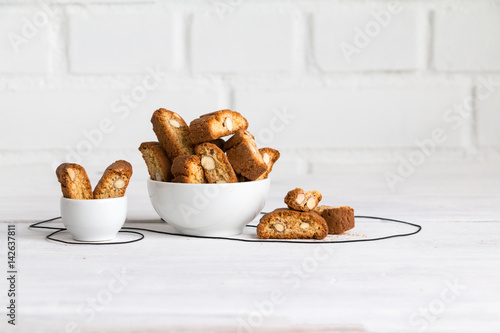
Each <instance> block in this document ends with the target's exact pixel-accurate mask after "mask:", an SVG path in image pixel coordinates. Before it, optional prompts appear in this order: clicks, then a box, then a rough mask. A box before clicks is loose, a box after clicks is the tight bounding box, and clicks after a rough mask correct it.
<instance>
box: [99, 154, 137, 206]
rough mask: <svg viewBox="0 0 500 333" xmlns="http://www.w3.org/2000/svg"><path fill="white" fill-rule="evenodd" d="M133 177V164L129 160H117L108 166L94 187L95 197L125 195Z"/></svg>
mask: <svg viewBox="0 0 500 333" xmlns="http://www.w3.org/2000/svg"><path fill="white" fill-rule="evenodd" d="M130 177H132V165H131V164H130V163H129V162H127V161H123V160H120V161H116V162H114V163H113V164H111V165H110V166H109V167H107V169H106V171H104V174H103V175H102V177H101V179H100V180H99V183H98V184H97V186H96V187H95V189H94V199H107V198H119V197H123V196H124V195H125V191H126V190H127V186H128V183H129V181H130Z"/></svg>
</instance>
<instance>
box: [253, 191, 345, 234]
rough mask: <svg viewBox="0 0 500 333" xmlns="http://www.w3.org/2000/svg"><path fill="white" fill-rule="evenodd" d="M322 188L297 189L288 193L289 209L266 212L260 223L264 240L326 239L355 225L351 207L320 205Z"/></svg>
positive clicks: (286, 201) (259, 229) (260, 231)
mask: <svg viewBox="0 0 500 333" xmlns="http://www.w3.org/2000/svg"><path fill="white" fill-rule="evenodd" d="M321 199H322V195H321V193H320V192H318V191H307V192H306V191H304V190H303V189H301V188H296V189H294V190H292V191H290V192H288V193H287V195H286V197H285V203H286V205H287V206H288V208H279V209H276V210H275V211H273V212H271V213H268V214H266V215H264V216H263V217H262V218H261V220H260V223H259V225H258V226H257V235H258V236H259V238H263V239H269V238H274V239H324V238H325V237H326V236H327V234H341V233H344V232H345V231H347V230H350V229H352V228H354V210H353V209H352V208H351V207H348V206H345V207H329V206H318V204H319V202H320V201H321Z"/></svg>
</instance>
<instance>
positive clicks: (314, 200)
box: [285, 188, 322, 212]
mask: <svg viewBox="0 0 500 333" xmlns="http://www.w3.org/2000/svg"><path fill="white" fill-rule="evenodd" d="M321 199H322V195H321V193H320V192H318V191H308V192H306V191H304V190H303V189H301V188H296V189H294V190H292V191H290V192H288V193H287V195H286V197H285V203H286V204H287V206H288V208H290V209H293V210H298V211H303V212H308V211H312V210H314V208H316V206H317V205H318V204H319V202H320V201H321Z"/></svg>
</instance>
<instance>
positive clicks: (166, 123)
mask: <svg viewBox="0 0 500 333" xmlns="http://www.w3.org/2000/svg"><path fill="white" fill-rule="evenodd" d="M151 123H152V124H153V131H154V132H155V134H156V137H157V138H158V141H160V143H161V145H162V146H163V148H164V149H165V151H166V152H167V156H168V158H169V159H170V161H173V160H174V159H175V158H176V157H177V156H181V155H193V154H194V148H193V145H192V143H191V140H190V138H189V127H188V126H187V124H186V122H185V121H184V119H182V118H181V116H179V115H178V114H177V113H175V112H172V111H169V110H167V109H163V108H162V109H158V110H156V111H155V112H154V113H153V116H152V117H151Z"/></svg>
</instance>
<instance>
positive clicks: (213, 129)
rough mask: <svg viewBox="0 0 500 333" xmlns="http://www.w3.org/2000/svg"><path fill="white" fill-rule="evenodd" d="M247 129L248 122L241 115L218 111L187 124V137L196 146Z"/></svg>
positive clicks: (229, 111)
mask: <svg viewBox="0 0 500 333" xmlns="http://www.w3.org/2000/svg"><path fill="white" fill-rule="evenodd" d="M247 128H248V121H247V120H246V119H245V118H244V117H243V116H242V115H241V114H239V113H238V112H236V111H231V110H220V111H216V112H212V113H208V114H205V115H202V116H201V117H200V118H198V119H195V120H193V121H192V122H191V123H190V124H189V132H190V133H189V137H190V139H191V142H192V143H193V144H198V143H202V142H207V141H211V140H215V139H218V138H221V137H223V136H226V135H231V134H233V133H235V132H236V131H238V130H240V129H247Z"/></svg>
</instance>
